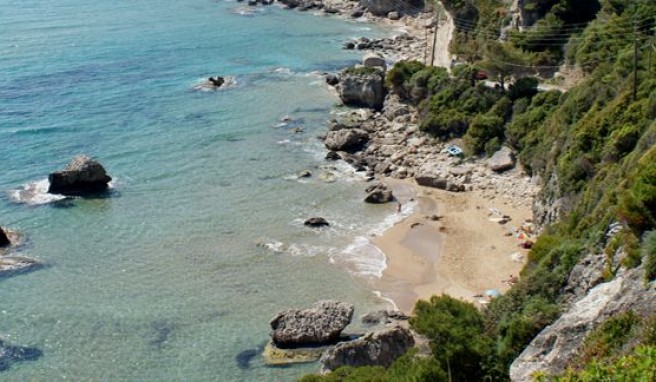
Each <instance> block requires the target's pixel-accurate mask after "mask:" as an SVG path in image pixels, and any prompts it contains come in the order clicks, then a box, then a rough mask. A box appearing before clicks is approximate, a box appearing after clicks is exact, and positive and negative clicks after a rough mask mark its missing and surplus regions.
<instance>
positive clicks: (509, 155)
mask: <svg viewBox="0 0 656 382" xmlns="http://www.w3.org/2000/svg"><path fill="white" fill-rule="evenodd" d="M486 164H487V167H489V168H490V170H492V171H496V172H502V171H506V170H509V169H511V168H513V167H514V166H515V154H513V152H512V150H511V149H510V148H509V147H506V146H504V147H502V148H501V149H499V151H497V152H496V153H494V155H492V156H491V157H490V159H488V160H487V162H486Z"/></svg>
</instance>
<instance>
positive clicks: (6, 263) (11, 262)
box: [0, 256, 40, 276]
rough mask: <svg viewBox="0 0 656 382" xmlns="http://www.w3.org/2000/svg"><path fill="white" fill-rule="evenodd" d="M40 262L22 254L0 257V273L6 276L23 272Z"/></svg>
mask: <svg viewBox="0 0 656 382" xmlns="http://www.w3.org/2000/svg"><path fill="white" fill-rule="evenodd" d="M39 265H40V263H39V262H38V261H36V260H34V259H30V258H29V257H23V256H4V257H0V275H1V276H7V275H10V274H13V273H17V272H25V271H28V270H31V269H33V268H36V267H38V266H39Z"/></svg>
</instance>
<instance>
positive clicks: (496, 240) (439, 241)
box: [372, 179, 531, 314]
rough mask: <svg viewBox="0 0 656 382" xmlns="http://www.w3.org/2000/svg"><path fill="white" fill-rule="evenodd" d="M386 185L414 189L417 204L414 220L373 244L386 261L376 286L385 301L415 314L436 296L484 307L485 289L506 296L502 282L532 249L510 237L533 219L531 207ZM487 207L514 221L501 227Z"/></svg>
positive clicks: (474, 194)
mask: <svg viewBox="0 0 656 382" xmlns="http://www.w3.org/2000/svg"><path fill="white" fill-rule="evenodd" d="M382 181H383V182H386V183H388V184H389V185H390V186H391V187H392V189H394V190H396V189H397V188H398V187H399V186H401V187H408V186H409V187H412V188H413V191H414V192H415V198H416V200H417V207H416V208H415V210H414V211H413V213H412V214H411V215H410V216H408V217H406V218H405V219H403V220H401V221H400V222H398V223H397V224H395V225H394V226H393V227H392V228H390V229H388V230H386V231H385V232H384V233H383V234H382V235H381V236H378V237H376V238H374V239H373V240H372V244H373V245H375V246H376V247H377V248H379V249H380V250H381V251H382V252H383V253H384V254H385V256H386V259H387V267H386V269H385V270H384V271H383V275H382V277H381V278H379V279H378V280H375V281H374V282H373V285H374V288H375V289H376V290H377V291H378V292H379V293H380V294H381V296H382V297H384V298H388V299H391V300H393V301H394V304H395V305H396V308H397V309H398V310H401V311H402V312H404V313H406V314H411V313H412V309H413V308H414V305H415V303H416V302H417V301H418V300H428V299H430V297H431V296H432V295H441V294H447V295H450V296H452V297H455V298H460V299H463V300H466V301H469V302H472V303H475V304H477V305H479V306H482V305H484V304H485V303H487V301H486V299H485V298H484V295H485V291H486V290H490V289H495V290H498V291H499V292H501V293H503V292H505V291H506V290H508V289H509V288H510V285H509V284H507V283H504V280H507V279H508V277H509V276H510V275H515V276H516V275H518V274H519V272H520V271H521V269H522V268H523V266H524V264H525V259H526V255H527V253H528V250H526V249H521V248H520V247H518V243H519V241H518V239H517V238H515V237H514V236H506V235H507V232H508V230H511V231H512V230H514V228H515V227H516V226H517V225H519V223H521V222H523V221H524V220H525V219H528V218H530V216H531V210H530V209H529V208H526V207H524V208H522V207H519V208H518V207H514V206H512V205H510V203H511V201H510V200H503V199H501V198H500V199H498V200H493V201H492V200H489V199H486V198H482V197H481V195H480V193H477V192H476V191H471V192H464V193H452V192H449V191H443V190H437V189H431V188H427V187H422V186H418V185H416V184H414V181H412V180H402V181H399V180H396V179H393V180H391V181H390V179H382ZM400 200H401V202H403V199H402V198H401V199H400ZM489 208H498V209H499V210H500V211H502V212H503V213H504V214H507V215H509V216H511V217H512V220H511V221H510V222H509V223H507V224H506V225H500V224H499V223H498V222H496V221H494V220H495V219H494V218H490V216H489V214H490V212H489ZM434 216H437V217H439V220H433V219H435V218H434ZM491 219H492V220H491ZM511 227H512V228H511ZM516 254H519V256H517V255H516ZM520 258H521V259H522V260H521V261H518V260H519V259H520Z"/></svg>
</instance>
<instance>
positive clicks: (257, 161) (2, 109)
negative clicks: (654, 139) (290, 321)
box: [0, 0, 412, 381]
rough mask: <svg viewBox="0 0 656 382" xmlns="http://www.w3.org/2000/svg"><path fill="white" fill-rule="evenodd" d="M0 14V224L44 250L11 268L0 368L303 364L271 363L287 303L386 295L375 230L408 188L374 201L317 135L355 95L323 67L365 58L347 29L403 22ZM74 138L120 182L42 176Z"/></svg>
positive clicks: (102, 373) (122, 370)
mask: <svg viewBox="0 0 656 382" xmlns="http://www.w3.org/2000/svg"><path fill="white" fill-rule="evenodd" d="M0 20H1V21H0V160H1V162H2V165H3V166H2V167H3V168H2V171H0V225H1V226H3V227H6V228H9V229H12V230H16V231H18V232H20V233H21V234H22V235H23V237H24V244H23V245H22V246H20V247H19V248H17V249H16V250H14V252H13V255H20V256H27V257H31V258H34V259H36V260H38V261H39V262H40V263H41V264H42V266H41V267H39V268H38V269H36V270H34V271H31V272H24V273H20V274H11V275H5V276H2V277H0V295H1V296H2V297H1V299H0V301H1V303H0V338H2V341H3V344H4V345H3V346H4V347H5V348H6V349H9V350H10V351H9V352H8V353H5V356H4V357H2V358H1V361H0V380H2V381H64V380H67V381H293V380H296V379H297V378H299V377H300V376H302V375H304V374H306V373H310V372H315V371H317V370H318V367H319V365H318V363H309V364H300V365H293V366H287V367H271V366H267V365H266V364H265V363H264V362H263V359H262V357H261V355H260V354H261V350H262V347H263V346H264V344H266V342H267V341H268V339H269V333H270V326H269V321H270V319H271V318H272V317H273V316H274V315H275V314H276V313H277V312H278V311H280V310H283V309H288V308H306V307H310V306H311V305H312V304H313V303H314V302H315V301H318V300H322V299H337V300H342V301H347V302H351V303H353V304H355V306H356V312H355V315H354V320H353V325H352V327H350V328H349V329H348V330H349V331H351V332H358V331H359V330H360V328H359V327H358V321H359V317H360V315H362V314H364V313H366V312H369V311H372V310H377V309H388V308H390V307H392V306H393V303H392V302H391V301H390V300H389V299H386V298H385V296H384V295H380V293H377V292H376V291H375V290H373V289H372V286H371V285H372V280H375V279H376V278H378V277H380V275H381V273H382V271H383V270H384V268H385V256H384V254H383V253H382V252H380V251H379V250H378V249H377V248H375V247H374V246H372V245H371V244H370V242H369V240H370V239H371V237H373V236H375V235H380V234H381V233H382V232H383V231H384V230H385V229H386V228H389V227H390V226H391V225H392V224H394V222H395V221H398V220H399V219H401V218H402V217H403V216H405V215H407V214H409V212H410V209H411V208H412V206H411V205H407V206H406V205H405V204H404V210H403V211H402V213H400V214H399V213H397V212H396V208H395V206H393V205H391V204H389V205H368V204H365V203H363V201H362V199H363V197H364V195H365V194H364V189H365V188H366V187H367V185H368V183H367V182H366V180H365V177H364V175H363V174H362V173H356V172H354V171H353V169H351V168H350V167H349V166H348V165H346V164H344V163H340V162H328V161H326V160H325V159H324V157H325V154H326V150H325V148H324V147H323V145H322V143H321V141H320V140H318V139H317V136H318V135H320V134H321V133H324V132H325V131H326V126H327V121H328V120H329V119H330V118H332V117H334V116H335V113H340V112H344V111H345V109H344V108H340V107H338V97H337V95H336V93H335V91H334V90H333V89H331V88H330V87H328V86H327V85H326V84H325V81H324V77H323V74H322V73H324V72H331V71H337V70H339V69H341V68H343V67H346V66H348V65H351V64H354V63H357V62H359V61H360V60H361V58H362V52H357V51H347V50H343V49H341V45H342V43H343V42H344V41H346V40H349V39H353V38H357V37H362V36H366V37H383V36H389V35H392V34H394V33H395V31H394V30H391V29H386V28H382V27H377V26H376V25H373V24H370V23H365V22H358V21H355V20H346V19H340V18H338V17H334V16H330V17H329V16H324V15H320V14H312V13H308V12H306V13H303V12H298V11H290V10H284V9H282V8H280V7H278V6H269V7H263V6H259V7H248V6H245V5H244V3H238V2H234V1H213V0H182V1H181V0H141V1H126V0H113V1H98V0H84V1H83V0H0ZM217 75H220V76H225V77H227V78H229V79H230V81H229V84H228V86H226V87H225V88H222V89H219V90H211V89H207V88H204V87H203V86H199V85H201V84H202V83H203V81H204V79H206V78H207V77H209V76H217ZM78 154H86V155H89V156H91V157H93V158H94V159H96V160H98V161H99V162H100V163H102V164H103V165H104V166H105V168H106V169H107V171H108V173H109V174H110V175H111V176H112V178H113V180H112V182H111V189H110V191H109V192H108V193H107V194H106V195H101V196H95V197H90V198H72V199H64V198H62V197H58V196H55V195H50V194H47V193H46V191H47V187H48V181H47V177H48V174H49V173H50V172H53V171H56V170H58V169H62V168H64V167H65V166H66V164H67V163H68V162H69V161H70V160H71V159H72V158H73V157H74V156H76V155H78ZM302 171H309V172H310V173H311V174H312V176H311V177H308V178H301V177H298V174H299V173H300V172H302ZM314 216H322V217H324V218H326V219H327V220H328V221H329V222H330V227H327V228H323V229H314V228H308V227H305V226H304V225H303V222H304V221H305V219H307V218H310V217H314Z"/></svg>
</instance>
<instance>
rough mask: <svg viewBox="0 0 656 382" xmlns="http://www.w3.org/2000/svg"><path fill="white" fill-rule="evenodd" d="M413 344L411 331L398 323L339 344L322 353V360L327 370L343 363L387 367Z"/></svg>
mask: <svg viewBox="0 0 656 382" xmlns="http://www.w3.org/2000/svg"><path fill="white" fill-rule="evenodd" d="M414 344H415V340H414V338H413V336H412V332H410V330H409V329H406V328H403V327H401V326H398V325H395V326H393V327H391V328H385V329H382V330H380V331H377V332H373V333H368V334H366V335H365V336H363V337H361V338H358V339H357V340H354V341H350V342H341V343H339V344H337V345H336V346H335V347H334V348H333V349H330V350H328V351H327V352H326V353H325V354H324V355H323V357H321V363H322V364H323V368H324V369H326V370H334V369H337V368H338V367H342V366H354V367H358V366H384V367H388V366H390V365H391V364H392V362H394V361H395V360H396V359H397V358H398V357H400V356H401V355H403V354H405V352H407V351H408V350H409V349H410V348H411V347H412V346H414Z"/></svg>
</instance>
